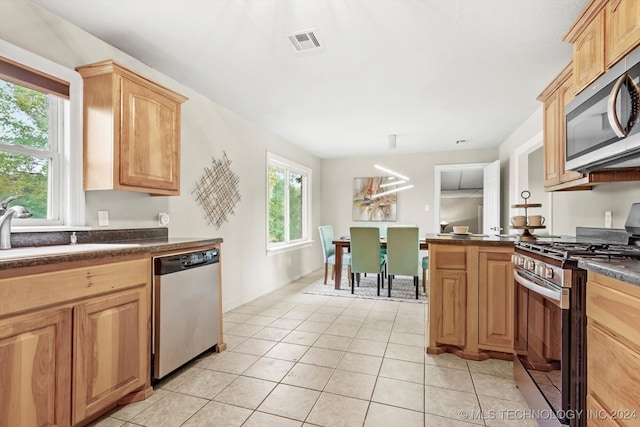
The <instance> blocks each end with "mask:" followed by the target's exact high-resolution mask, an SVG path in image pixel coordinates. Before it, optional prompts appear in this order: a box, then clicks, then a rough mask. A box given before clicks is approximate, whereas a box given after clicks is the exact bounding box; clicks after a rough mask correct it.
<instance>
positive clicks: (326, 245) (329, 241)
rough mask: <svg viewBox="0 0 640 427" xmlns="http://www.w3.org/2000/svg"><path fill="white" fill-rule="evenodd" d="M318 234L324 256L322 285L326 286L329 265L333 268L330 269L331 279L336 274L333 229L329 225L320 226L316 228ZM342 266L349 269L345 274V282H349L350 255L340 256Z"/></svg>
mask: <svg viewBox="0 0 640 427" xmlns="http://www.w3.org/2000/svg"><path fill="white" fill-rule="evenodd" d="M318 231H319V232H320V243H322V255H323V256H324V282H323V283H324V284H325V285H326V284H327V270H328V267H329V265H331V266H333V267H332V269H331V279H333V278H334V277H335V274H336V270H335V269H336V246H335V245H334V244H333V241H334V238H333V227H332V226H330V225H321V226H320V227H318ZM342 265H346V266H348V268H349V272H348V274H347V280H351V254H350V253H343V254H342Z"/></svg>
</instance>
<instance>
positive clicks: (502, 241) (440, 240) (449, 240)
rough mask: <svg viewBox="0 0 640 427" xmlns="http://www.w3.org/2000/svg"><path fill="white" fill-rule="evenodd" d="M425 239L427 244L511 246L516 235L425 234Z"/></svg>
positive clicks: (515, 239)
mask: <svg viewBox="0 0 640 427" xmlns="http://www.w3.org/2000/svg"><path fill="white" fill-rule="evenodd" d="M425 241H426V242H427V243H429V244H444V245H462V246H469V245H478V246H513V244H514V243H515V242H516V241H517V237H515V236H509V237H499V236H487V235H482V234H470V235H467V236H465V235H454V234H427V235H426V238H425Z"/></svg>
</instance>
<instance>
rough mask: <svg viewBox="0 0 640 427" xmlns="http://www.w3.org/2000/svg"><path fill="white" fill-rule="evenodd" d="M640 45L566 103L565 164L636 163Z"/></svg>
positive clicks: (579, 167)
mask: <svg viewBox="0 0 640 427" xmlns="http://www.w3.org/2000/svg"><path fill="white" fill-rule="evenodd" d="M639 86H640V48H637V49H635V50H634V51H632V52H631V53H629V54H628V55H627V56H626V57H625V58H624V59H623V60H621V61H620V62H618V63H617V64H616V65H615V66H614V67H612V68H611V69H609V71H607V72H606V73H605V74H604V75H602V76H601V77H600V78H598V79H597V80H596V81H595V82H593V83H592V84H591V85H590V86H589V87H587V88H586V89H585V90H584V91H583V92H581V93H580V94H579V95H578V96H576V98H575V99H574V100H573V101H571V102H570V103H569V104H567V106H566V107H565V125H566V127H565V129H566V145H565V146H566V165H565V169H566V170H574V171H579V172H592V171H595V170H600V169H605V168H613V167H615V168H620V167H638V166H640V120H639V116H638V112H639V103H640V89H639Z"/></svg>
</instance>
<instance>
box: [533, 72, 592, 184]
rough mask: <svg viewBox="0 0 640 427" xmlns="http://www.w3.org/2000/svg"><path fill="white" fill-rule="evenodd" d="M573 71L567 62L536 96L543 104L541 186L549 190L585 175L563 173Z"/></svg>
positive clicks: (571, 98) (572, 88) (570, 172)
mask: <svg viewBox="0 0 640 427" xmlns="http://www.w3.org/2000/svg"><path fill="white" fill-rule="evenodd" d="M572 70H573V68H572V64H571V63H569V65H567V66H566V67H565V68H564V69H563V70H562V71H561V72H560V74H559V75H558V76H557V77H556V78H555V79H554V80H553V81H552V82H551V83H550V84H549V86H547V87H546V88H545V90H544V91H542V93H541V94H540V95H539V96H538V101H542V102H543V103H544V106H543V112H544V117H543V119H544V185H545V187H546V188H548V189H549V188H550V189H553V188H554V186H556V187H557V186H560V185H561V184H564V185H567V184H566V183H571V181H574V180H577V179H580V178H582V177H583V176H584V175H583V174H581V173H578V172H575V171H567V170H565V161H566V160H565V159H566V150H565V132H566V130H565V120H564V107H565V106H566V105H567V104H568V103H569V102H571V101H572V100H573V98H574V96H573V93H574V92H575V90H574V89H575V85H574V81H573V78H572V77H573V74H572ZM568 185H570V184H568Z"/></svg>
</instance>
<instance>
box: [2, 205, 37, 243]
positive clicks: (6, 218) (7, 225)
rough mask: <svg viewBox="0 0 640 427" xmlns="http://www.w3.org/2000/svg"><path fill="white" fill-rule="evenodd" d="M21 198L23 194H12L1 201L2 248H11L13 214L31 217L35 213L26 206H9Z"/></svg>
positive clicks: (19, 216) (18, 216) (17, 216)
mask: <svg viewBox="0 0 640 427" xmlns="http://www.w3.org/2000/svg"><path fill="white" fill-rule="evenodd" d="M21 198H22V196H10V197H7V199H6V200H3V201H1V202H0V249H9V248H11V219H12V218H13V216H14V215H15V216H16V218H29V217H30V216H31V215H33V214H32V213H31V212H29V210H28V209H27V208H25V207H24V206H11V207H9V203H11V202H13V201H14V200H18V199H21Z"/></svg>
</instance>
